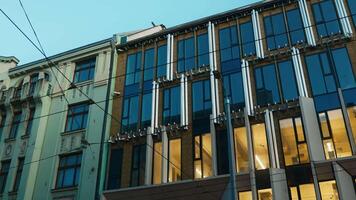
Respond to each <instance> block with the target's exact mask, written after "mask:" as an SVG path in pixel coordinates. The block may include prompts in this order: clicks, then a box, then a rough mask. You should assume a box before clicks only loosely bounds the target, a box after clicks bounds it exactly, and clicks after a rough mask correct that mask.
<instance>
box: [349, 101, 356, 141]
mask: <svg viewBox="0 0 356 200" xmlns="http://www.w3.org/2000/svg"><path fill="white" fill-rule="evenodd" d="M347 113H348V116H349V119H350V124H351V129H352V133H353V136H354V140H355V143H356V106H353V107H349V108H347Z"/></svg>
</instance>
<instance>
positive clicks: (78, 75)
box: [30, 58, 96, 94]
mask: <svg viewBox="0 0 356 200" xmlns="http://www.w3.org/2000/svg"><path fill="white" fill-rule="evenodd" d="M95 62H96V59H95V58H94V59H90V60H86V61H83V62H79V63H76V66H75V72H74V83H79V82H83V81H87V80H92V79H93V78H94V71H95ZM37 76H38V75H37ZM37 78H38V77H37ZM31 83H32V81H31ZM31 91H32V90H30V94H32V93H31Z"/></svg>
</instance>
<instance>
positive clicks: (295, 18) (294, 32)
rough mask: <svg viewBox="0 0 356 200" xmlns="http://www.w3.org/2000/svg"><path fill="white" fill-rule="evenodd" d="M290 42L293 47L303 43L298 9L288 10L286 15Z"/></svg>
mask: <svg viewBox="0 0 356 200" xmlns="http://www.w3.org/2000/svg"><path fill="white" fill-rule="evenodd" d="M286 15H287V20H288V28H289V34H290V40H291V42H292V44H293V45H295V44H297V43H301V42H304V41H305V34H304V26H303V22H302V17H301V15H300V11H299V9H298V8H297V9H293V10H289V11H288V12H287V13H286Z"/></svg>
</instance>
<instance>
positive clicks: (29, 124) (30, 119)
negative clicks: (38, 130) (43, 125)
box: [25, 107, 36, 135]
mask: <svg viewBox="0 0 356 200" xmlns="http://www.w3.org/2000/svg"><path fill="white" fill-rule="evenodd" d="M35 112H36V107H31V108H30V110H29V116H28V119H27V125H26V131H25V135H31V132H32V131H31V129H32V126H33V120H34V116H35Z"/></svg>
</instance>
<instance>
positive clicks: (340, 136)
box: [319, 109, 352, 159]
mask: <svg viewBox="0 0 356 200" xmlns="http://www.w3.org/2000/svg"><path fill="white" fill-rule="evenodd" d="M319 123H320V129H321V133H322V138H323V144H324V152H325V156H326V159H334V158H341V157H346V156H351V154H352V153H351V147H350V143H349V139H348V137H347V133H346V127H345V122H344V118H343V116H342V111H341V110H340V109H337V110H331V111H327V112H322V113H319Z"/></svg>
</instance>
